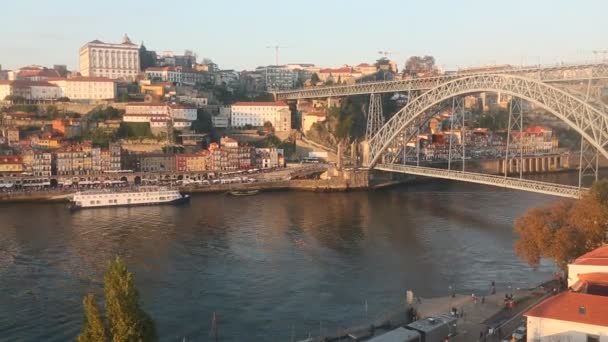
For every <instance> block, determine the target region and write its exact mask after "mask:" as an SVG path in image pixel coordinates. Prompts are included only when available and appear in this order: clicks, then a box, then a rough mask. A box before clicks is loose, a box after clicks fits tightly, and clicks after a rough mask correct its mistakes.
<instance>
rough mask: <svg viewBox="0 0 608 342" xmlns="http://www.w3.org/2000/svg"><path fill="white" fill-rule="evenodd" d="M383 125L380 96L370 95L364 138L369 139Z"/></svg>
mask: <svg viewBox="0 0 608 342" xmlns="http://www.w3.org/2000/svg"><path fill="white" fill-rule="evenodd" d="M382 125H384V114H383V113H382V95H380V94H370V96H369V109H368V111H367V129H366V131H365V137H366V138H367V139H369V138H371V137H373V136H374V134H376V132H378V130H379V129H380V128H381V127H382Z"/></svg>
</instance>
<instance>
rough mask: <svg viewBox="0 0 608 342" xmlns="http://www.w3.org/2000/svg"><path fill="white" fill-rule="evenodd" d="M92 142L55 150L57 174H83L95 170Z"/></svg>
mask: <svg viewBox="0 0 608 342" xmlns="http://www.w3.org/2000/svg"><path fill="white" fill-rule="evenodd" d="M91 153H92V146H91V144H90V143H82V144H73V145H66V146H63V147H61V148H60V149H58V150H57V151H56V152H55V172H54V174H55V175H58V176H81V175H88V174H91V173H92V172H93V162H92V158H91Z"/></svg>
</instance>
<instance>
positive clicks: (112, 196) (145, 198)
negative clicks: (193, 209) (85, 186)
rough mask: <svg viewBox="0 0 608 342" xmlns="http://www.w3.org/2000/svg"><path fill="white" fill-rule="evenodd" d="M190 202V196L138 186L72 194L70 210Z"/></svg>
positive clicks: (159, 188)
mask: <svg viewBox="0 0 608 342" xmlns="http://www.w3.org/2000/svg"><path fill="white" fill-rule="evenodd" d="M189 200H190V195H188V194H182V193H180V192H179V191H178V190H174V189H169V188H167V187H158V186H140V187H137V188H128V189H117V190H114V189H112V190H110V189H108V190H88V191H81V192H77V193H75V194H74V196H73V197H72V199H71V200H70V208H71V209H83V208H100V207H119V206H137V205H158V204H178V203H185V202H188V201H189Z"/></svg>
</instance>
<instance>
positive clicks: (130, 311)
mask: <svg viewBox="0 0 608 342" xmlns="http://www.w3.org/2000/svg"><path fill="white" fill-rule="evenodd" d="M104 294H105V298H106V315H107V318H108V326H109V328H110V329H109V330H110V334H111V335H112V341H113V342H122V341H133V342H136V341H158V336H157V334H156V327H155V325H154V322H153V321H152V319H151V318H150V316H148V315H147V314H146V313H145V312H144V311H143V309H142V308H141V304H140V300H139V292H138V291H137V288H136V287H135V284H134V280H133V274H132V273H131V272H129V270H128V269H127V265H126V264H125V262H124V261H123V260H122V259H121V258H119V257H117V258H116V259H115V260H114V261H112V262H110V265H109V266H108V270H107V271H106V274H105V277H104Z"/></svg>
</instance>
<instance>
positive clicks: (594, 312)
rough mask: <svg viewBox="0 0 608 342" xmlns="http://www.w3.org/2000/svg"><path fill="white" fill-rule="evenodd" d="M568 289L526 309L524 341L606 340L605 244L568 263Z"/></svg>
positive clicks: (607, 248)
mask: <svg viewBox="0 0 608 342" xmlns="http://www.w3.org/2000/svg"><path fill="white" fill-rule="evenodd" d="M568 287H569V291H566V292H562V293H560V294H557V295H555V296H551V297H549V298H548V299H545V300H544V301H542V302H541V303H540V304H538V305H536V306H534V307H533V308H532V309H530V310H528V311H527V312H526V313H525V314H524V316H526V318H527V339H528V341H558V340H559V341H597V342H601V341H606V340H608V339H607V338H608V245H604V246H602V247H600V248H597V249H595V250H593V251H591V252H589V253H586V254H584V255H582V256H580V257H579V258H577V259H576V260H575V261H574V262H573V263H571V264H569V265H568Z"/></svg>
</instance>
